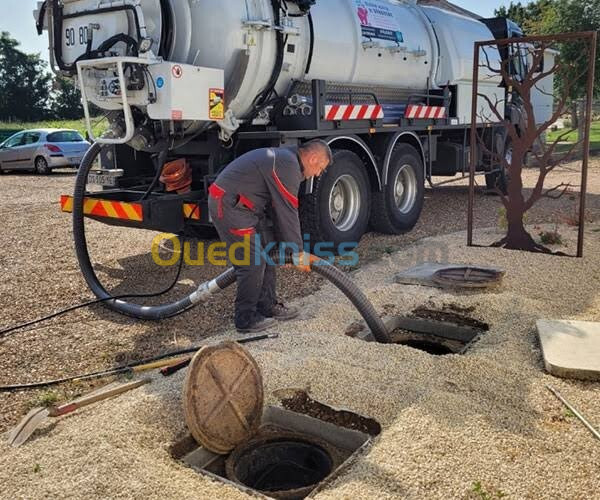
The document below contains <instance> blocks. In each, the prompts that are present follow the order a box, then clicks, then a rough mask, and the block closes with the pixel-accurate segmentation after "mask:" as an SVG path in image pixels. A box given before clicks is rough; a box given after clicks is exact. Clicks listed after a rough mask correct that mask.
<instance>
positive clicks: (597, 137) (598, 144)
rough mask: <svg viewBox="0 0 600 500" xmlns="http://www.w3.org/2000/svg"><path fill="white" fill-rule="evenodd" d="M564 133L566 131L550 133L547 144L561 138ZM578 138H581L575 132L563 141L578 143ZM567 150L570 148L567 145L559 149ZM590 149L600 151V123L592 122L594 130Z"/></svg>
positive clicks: (591, 135) (591, 134)
mask: <svg viewBox="0 0 600 500" xmlns="http://www.w3.org/2000/svg"><path fill="white" fill-rule="evenodd" d="M564 132H565V130H557V131H556V132H549V133H548V136H547V138H546V140H547V142H548V143H552V142H553V141H555V140H556V139H557V138H558V137H560V135H561V134H562V133H564ZM578 137H579V133H578V132H577V131H575V132H571V133H570V134H568V135H566V136H565V137H564V138H563V139H562V140H563V141H564V142H566V143H574V142H576V141H577V138H578ZM567 148H568V146H567V145H564V146H562V145H561V146H560V147H559V151H560V150H566V149H567ZM590 148H591V149H600V121H598V122H592V129H591V132H590Z"/></svg>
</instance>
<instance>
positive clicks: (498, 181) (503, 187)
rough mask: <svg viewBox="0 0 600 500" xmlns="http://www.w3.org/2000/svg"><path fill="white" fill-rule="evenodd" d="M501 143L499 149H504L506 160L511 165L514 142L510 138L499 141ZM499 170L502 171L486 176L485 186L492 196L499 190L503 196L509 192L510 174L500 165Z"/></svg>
mask: <svg viewBox="0 0 600 500" xmlns="http://www.w3.org/2000/svg"><path fill="white" fill-rule="evenodd" d="M499 141H500V146H498V147H502V146H503V147H504V159H505V160H506V162H507V163H508V164H509V165H510V164H511V162H512V155H513V147H512V141H511V140H510V138H508V137H507V138H506V139H499ZM502 143H504V144H502ZM498 168H499V169H500V170H499V171H498V172H494V173H492V174H486V176H485V185H486V187H487V189H488V193H490V194H494V193H496V190H497V189H499V190H500V192H501V193H502V194H506V193H507V192H508V172H507V170H506V169H505V168H504V165H500V166H499V167H498Z"/></svg>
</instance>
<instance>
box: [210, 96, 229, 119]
mask: <svg viewBox="0 0 600 500" xmlns="http://www.w3.org/2000/svg"><path fill="white" fill-rule="evenodd" d="M208 110H209V111H208V116H209V118H210V119H211V120H223V119H224V118H225V91H224V90H223V89H210V91H209V96H208Z"/></svg>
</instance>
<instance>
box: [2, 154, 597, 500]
mask: <svg viewBox="0 0 600 500" xmlns="http://www.w3.org/2000/svg"><path fill="white" fill-rule="evenodd" d="M532 174H533V173H531V172H530V173H527V185H528V186H531V185H532V183H533V182H534V180H535V178H534V176H533V175H532ZM566 176H568V177H569V178H572V179H573V180H575V179H576V178H577V176H576V173H575V172H573V171H571V170H567V171H564V172H562V173H561V180H562V179H564V178H565V177H566ZM43 181H44V182H43V184H44V187H43V188H41V187H40V184H41V182H40V178H38V177H34V176H28V175H9V176H3V177H0V189H1V190H2V192H3V193H4V197H3V199H2V200H1V201H0V219H1V220H2V221H3V224H4V228H5V231H4V238H5V242H4V245H3V246H2V248H1V249H0V272H1V277H2V279H0V300H1V301H2V302H1V304H0V307H1V310H0V324H2V325H8V324H12V323H14V322H19V321H24V320H28V319H31V318H32V317H37V316H39V315H43V314H46V313H50V312H53V311H55V310H57V309H60V308H62V307H64V306H65V305H71V304H73V303H76V302H78V301H79V300H80V299H81V298H84V297H88V296H89V295H87V289H86V288H85V285H84V282H83V280H82V278H81V276H80V273H79V270H78V267H77V264H76V261H75V258H74V254H73V250H72V244H71V236H70V231H69V229H70V223H69V222H70V221H69V218H68V217H67V216H64V215H61V214H60V213H59V206H58V203H57V201H56V200H57V198H58V195H59V194H60V193H61V192H65V191H66V192H69V191H70V189H71V186H72V181H73V179H72V176H70V175H60V174H55V175H53V176H51V177H48V178H44V179H43ZM589 192H590V196H589V203H588V208H589V210H588V214H587V217H588V218H589V219H590V220H591V221H592V223H591V224H590V225H589V226H588V231H587V234H586V237H587V238H588V239H587V244H586V254H587V255H586V258H585V259H584V260H583V261H581V260H577V259H569V258H558V257H547V256H540V255H528V254H521V253H516V252H510V251H505V250H498V249H466V248H464V245H463V244H464V241H465V236H464V234H458V235H452V236H447V237H442V238H439V239H433V240H425V241H423V242H421V243H419V244H417V245H411V244H412V243H414V242H415V241H417V240H420V239H422V238H423V237H425V236H430V235H440V234H444V233H449V232H453V231H459V230H462V229H464V227H465V221H466V199H467V197H466V190H465V187H464V186H453V187H446V188H441V189H439V190H436V191H428V193H427V200H426V206H425V210H424V214H423V218H422V220H421V222H420V224H419V225H418V227H417V228H416V229H415V231H413V232H412V233H410V234H408V235H404V236H398V237H384V236H381V235H368V236H367V237H365V238H364V239H363V241H362V242H361V246H360V254H361V257H362V261H361V262H362V264H361V268H360V269H359V271H358V272H357V273H356V275H355V276H356V279H357V281H358V283H359V285H360V286H361V287H363V289H364V290H365V291H366V292H367V294H368V296H369V297H371V298H372V299H373V300H374V303H375V305H376V307H377V308H378V309H379V310H381V311H383V310H385V311H390V310H393V309H394V308H396V310H397V311H398V312H403V311H408V310H411V309H412V308H414V307H416V306H417V305H421V304H422V303H424V302H427V301H430V300H433V301H434V302H436V303H438V305H441V304H442V303H444V302H445V301H449V300H451V301H452V302H458V303H460V304H464V305H476V306H477V310H478V311H479V313H480V314H481V312H482V311H485V312H486V315H485V318H482V319H485V320H486V321H488V322H490V323H491V324H492V331H491V332H490V334H488V335H487V336H486V337H485V339H484V340H483V341H482V342H481V343H480V344H478V345H477V347H476V348H475V349H474V350H473V351H472V352H471V353H470V354H469V355H468V356H464V357H456V356H451V357H445V358H433V357H431V356H429V355H427V354H424V353H421V352H419V351H414V350H412V349H409V348H405V347H400V346H393V347H390V346H378V345H368V344H365V343H361V342H360V341H358V340H353V339H349V338H348V337H346V336H344V335H343V330H344V328H345V326H347V325H348V324H349V323H350V322H351V320H353V319H355V318H356V316H357V313H356V312H355V311H354V310H352V309H351V307H350V306H349V305H348V304H347V303H346V302H345V300H343V298H340V296H339V295H338V294H337V293H336V292H335V291H333V290H331V289H330V287H329V285H326V286H323V287H321V283H320V282H319V281H318V280H316V279H315V278H311V279H310V281H309V282H308V283H306V277H305V276H303V275H299V274H298V273H296V272H294V271H282V273H284V274H283V276H282V279H281V280H280V282H281V292H282V296H284V297H286V298H293V297H299V296H300V297H302V296H304V298H301V299H300V302H301V303H302V304H304V305H305V319H304V321H302V322H296V323H293V324H290V325H286V326H285V328H282V329H281V332H282V334H283V337H282V339H280V340H278V341H272V342H270V343H269V344H264V345H261V346H253V347H252V351H253V353H254V354H256V356H257V358H258V361H259V363H260V364H261V366H262V368H263V370H264V371H265V378H266V384H267V392H268V393H270V392H271V391H272V390H275V389H281V388H289V387H310V389H311V394H312V395H313V397H315V398H316V399H319V400H321V401H323V402H325V403H327V404H330V405H332V406H337V407H347V408H351V409H353V410H355V411H357V412H359V413H363V414H365V415H369V416H372V417H374V418H376V419H378V420H379V421H380V422H381V423H382V424H383V426H384V432H383V434H382V436H381V437H380V438H379V440H378V441H377V443H376V445H375V446H374V448H373V449H372V450H371V452H370V453H369V454H368V456H366V457H365V458H364V459H362V460H361V461H359V462H358V463H357V464H356V465H355V466H354V467H353V469H352V470H351V472H350V474H349V475H347V476H344V477H343V478H341V479H340V480H339V481H337V483H336V484H335V486H334V487H333V488H332V489H330V490H328V491H327V492H324V493H322V496H323V497H324V498H325V497H329V496H336V497H349V496H357V495H359V494H360V496H362V497H377V498H385V497H390V498H391V497H398V496H404V497H407V498H410V497H412V498H422V497H424V496H425V497H428V498H449V497H468V496H470V495H474V494H475V493H473V492H472V491H471V490H472V489H473V488H472V484H473V483H474V482H477V481H480V482H481V484H482V487H483V488H485V489H486V491H490V492H492V493H493V492H495V491H502V492H505V493H507V494H509V495H511V496H513V497H515V498H524V497H525V498H557V497H560V498H566V497H568V498H583V497H587V498H590V497H593V494H594V493H593V492H594V491H596V490H597V489H598V486H600V484H599V483H598V481H597V479H596V477H595V472H594V471H596V470H597V467H598V466H599V465H600V458H599V452H598V448H597V446H596V445H595V443H594V442H593V441H592V440H591V439H590V438H589V435H588V434H587V433H586V431H585V429H582V428H581V427H580V426H579V425H578V424H577V422H576V421H575V420H574V419H572V418H570V417H567V416H565V412H564V411H563V410H562V408H561V407H560V405H559V404H558V403H557V402H556V401H555V400H553V399H552V398H551V397H550V396H549V393H546V391H545V389H544V388H543V384H544V383H545V382H546V381H547V380H549V379H550V377H547V376H545V375H543V373H542V365H541V362H540V354H539V350H538V349H537V346H536V342H535V336H534V332H533V325H534V322H535V319H536V318H538V317H544V316H545V317H554V318H573V319H575V318H577V319H592V320H598V319H599V318H598V315H599V309H600V307H599V306H600V302H599V299H598V296H597V291H598V283H599V281H600V277H599V276H598V274H597V269H598V268H599V267H600V266H599V263H600V262H599V260H600V246H599V245H598V238H599V236H600V235H599V231H600V229H599V228H598V225H597V224H596V223H595V222H593V221H595V220H598V219H599V218H600V217H599V216H600V161H598V160H597V159H594V160H593V162H592V168H591V171H590V186H589ZM573 204H574V202H573V200H570V199H569V197H565V198H563V199H562V200H560V201H558V202H555V201H552V202H550V200H544V201H543V202H542V203H540V205H539V206H537V207H536V208H535V209H534V211H533V212H532V214H531V215H530V218H529V222H530V223H531V224H541V223H543V222H550V223H554V222H561V221H563V222H564V221H565V220H566V219H568V218H569V217H570V216H572V214H573V209H572V208H571V207H572V206H573ZM476 206H477V217H476V225H477V227H481V228H483V227H494V226H496V225H497V219H498V200H497V199H496V198H493V197H487V196H484V195H483V194H481V193H480V194H478V196H477V205H476ZM559 214H563V216H562V217H561V216H560V215H559ZM565 217H566V219H565ZM548 227H551V226H548ZM560 231H561V233H563V235H564V236H565V239H566V240H567V241H568V245H569V246H568V248H567V251H573V250H574V241H573V238H574V237H575V235H576V232H575V231H574V230H573V228H572V227H569V226H561V227H560ZM90 234H91V237H90V239H91V244H90V246H91V247H92V249H93V252H92V256H93V258H94V261H95V262H98V263H99V264H101V266H100V269H101V271H102V272H101V277H102V279H103V280H105V281H106V282H107V283H109V284H110V285H111V286H115V287H116V289H117V290H118V291H121V292H122V291H125V290H127V292H129V291H130V290H132V289H133V290H136V291H148V290H158V289H161V288H163V287H164V285H165V284H168V282H169V280H170V279H172V276H173V274H172V273H173V270H161V271H159V272H157V270H156V266H154V265H153V264H152V263H151V261H150V260H149V258H148V255H147V254H148V250H147V249H148V248H149V244H150V241H151V239H152V236H153V235H150V234H146V233H144V232H139V231H133V230H122V229H118V228H108V227H106V226H102V225H99V224H96V223H94V224H93V226H91V227H90ZM477 235H478V237H479V238H480V239H481V240H482V241H490V242H491V241H492V240H493V239H494V238H497V237H499V235H493V234H490V233H489V232H486V231H479V232H478V233H477ZM123 241H126V242H127V245H123V244H122V243H121V244H119V242H123ZM399 248H403V251H402V252H400V253H395V250H396V249H399ZM563 250H564V249H563ZM426 259H434V260H438V259H441V260H451V261H456V262H473V263H480V264H488V265H489V264H495V265H499V266H504V267H506V268H507V269H509V276H508V278H507V284H506V287H505V289H504V291H503V292H502V293H499V294H492V295H485V296H484V295H481V296H471V295H470V296H461V297H458V298H456V297H450V296H447V295H446V294H444V293H442V292H439V291H435V290H429V289H423V288H417V287H399V286H398V285H393V284H391V273H392V272H395V271H397V270H400V269H402V268H405V267H408V266H409V265H413V264H415V263H416V262H419V261H422V260H426ZM369 261H374V262H372V263H371V264H367V262H369ZM590 270H592V272H590ZM220 271H222V269H215V268H211V267H202V268H194V269H191V270H186V271H185V272H184V275H183V276H182V278H181V280H180V283H179V284H178V287H177V289H176V290H175V291H174V292H173V294H177V292H179V293H182V290H189V287H190V286H191V284H192V281H193V282H200V281H203V280H204V279H206V278H208V277H211V276H214V275H216V274H218V273H219V272H220ZM320 287H321V288H320ZM319 288H320V289H319ZM311 292H315V293H314V294H313V295H312V296H308V295H309V294H310V293H311ZM232 294H233V291H228V292H226V293H225V294H224V297H223V299H222V300H219V301H213V302H212V303H211V304H210V306H204V307H200V308H197V309H196V310H194V311H191V312H189V313H188V314H186V315H184V316H182V317H179V318H175V319H172V320H168V321H164V322H162V323H157V324H153V323H152V324H151V323H140V322H136V321H132V320H130V319H127V318H123V317H120V316H118V315H116V314H113V313H111V312H109V311H106V310H105V309H103V308H101V307H95V308H91V309H87V310H83V311H79V312H76V313H73V314H71V315H70V316H67V317H64V318H62V319H60V320H55V321H53V322H51V323H49V324H47V325H43V327H40V328H37V329H35V330H34V331H30V332H26V333H20V334H17V335H15V336H12V337H9V338H8V339H7V340H5V341H3V342H2V343H0V356H2V360H3V363H2V364H3V367H4V370H3V372H2V374H1V375H0V383H16V382H21V381H31V380H38V379H42V378H47V377H56V376H64V375H71V374H77V373H79V372H82V371H88V370H95V369H101V368H105V367H109V366H112V365H114V364H116V363H120V362H123V361H126V360H129V359H137V358H141V357H147V356H150V355H153V354H155V353H157V352H162V351H164V350H167V349H168V350H170V349H174V348H179V347H185V346H188V345H190V344H195V343H198V342H200V341H201V340H202V339H204V338H206V337H208V336H212V335H215V334H217V333H222V332H223V331H224V330H225V329H227V328H230V326H231V323H230V320H229V318H230V315H231V299H232ZM552 297H555V299H554V300H552ZM229 333H231V331H230V332H229ZM181 381H182V377H181V375H179V376H177V377H175V378H174V379H172V380H158V379H157V380H156V381H155V383H153V384H152V385H151V386H149V387H146V388H143V389H140V390H138V391H136V392H135V393H132V394H129V395H127V396H124V397H122V398H120V399H119V400H116V401H113V402H110V403H105V404H102V405H98V406H97V407H95V409H88V410H86V411H84V412H81V414H80V415H76V416H73V417H71V418H68V419H66V420H65V421H64V422H62V423H59V425H57V426H56V427H49V428H48V429H47V430H46V432H45V433H42V435H41V436H40V437H39V438H38V439H36V440H34V441H33V442H32V443H31V444H29V445H28V446H26V447H24V448H22V449H19V450H16V451H13V450H10V451H9V450H7V449H5V448H4V445H2V448H0V450H1V451H2V458H1V459H0V463H2V472H1V473H0V479H2V483H3V484H4V485H8V487H9V488H8V491H7V493H10V494H11V496H16V497H28V498H33V497H41V496H49V497H52V496H55V495H57V494H61V495H62V496H65V492H69V493H68V494H67V495H66V496H73V497H84V496H86V497H107V496H110V497H142V496H143V497H153V498H158V497H161V498H165V497H171V496H176V495H177V496H179V497H184V498H186V497H191V496H195V497H196V498H197V497H198V496H201V497H207V498H208V497H215V496H220V497H223V496H227V497H228V498H229V497H231V498H233V497H234V496H235V495H236V493H235V491H234V490H231V489H228V488H227V489H224V487H222V486H219V485H216V484H215V483H212V482H209V481H206V480H203V479H200V478H197V477H196V476H195V475H194V474H193V473H191V472H190V471H187V470H185V469H183V468H181V467H179V466H178V465H176V464H174V463H173V462H172V461H171V460H170V458H169V456H168V454H167V452H166V447H167V446H168V445H170V444H172V443H173V442H174V441H175V440H176V439H177V438H178V437H181V436H182V435H183V433H184V428H183V419H182V415H181V408H180V406H181V402H180V392H181ZM552 383H553V384H554V385H556V386H557V387H558V388H559V389H560V390H562V391H563V392H564V394H565V395H566V396H567V397H569V398H571V399H572V400H573V402H574V403H575V404H576V405H579V407H580V408H581V409H582V411H584V412H585V413H586V414H587V415H588V417H590V419H591V420H592V421H596V422H598V421H600V407H599V406H598V399H597V398H596V400H595V401H594V400H593V398H592V396H593V395H594V394H598V386H597V384H595V385H594V384H583V383H567V382H562V381H555V380H553V381H552ZM89 387H90V386H89V385H88V384H79V385H69V386H63V387H61V388H59V389H58V390H56V391H55V394H51V395H48V394H45V393H40V392H37V393H35V392H33V393H26V394H25V393H21V394H13V395H1V396H0V403H1V404H2V405H3V408H4V409H3V412H2V416H1V417H0V429H3V430H5V429H7V428H8V427H9V426H11V425H13V424H14V423H15V422H16V421H18V419H19V418H20V417H21V416H22V415H23V413H25V411H26V410H27V408H28V407H30V406H32V405H35V404H37V403H38V402H39V400H40V399H47V398H48V397H58V398H59V400H63V399H66V398H69V397H71V396H73V395H76V394H80V393H82V392H84V391H86V390H88V389H89ZM92 460H93V462H94V467H93V469H91V470H90V466H89V464H90V462H91V461H92ZM36 471H37V472H36ZM108 475H110V477H111V478H113V480H111V482H110V484H109V482H107V481H106V476H108ZM3 489H5V488H3Z"/></svg>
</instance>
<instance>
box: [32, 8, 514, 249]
mask: <svg viewBox="0 0 600 500" xmlns="http://www.w3.org/2000/svg"><path fill="white" fill-rule="evenodd" d="M431 3H432V2H429V4H430V5H420V4H418V3H417V1H416V0H404V1H400V0H251V1H250V0H46V1H45V2H39V5H38V10H37V11H36V12H35V16H36V19H37V22H38V31H39V32H40V33H42V31H43V30H47V31H48V33H49V38H50V47H51V62H52V65H53V67H54V69H55V71H58V72H61V73H63V74H66V75H68V76H71V77H73V78H74V79H76V80H77V83H78V86H79V87H80V89H81V91H82V96H83V103H84V108H85V111H86V119H87V122H88V128H89V133H90V135H92V138H93V139H95V140H96V145H95V147H93V148H92V149H91V150H90V153H89V154H88V156H87V157H86V159H85V160H84V163H83V164H82V167H81V168H80V172H79V178H78V181H77V182H78V189H76V196H75V200H73V198H71V197H68V196H65V197H63V200H62V203H63V209H64V210H65V211H70V210H74V211H75V212H76V213H79V214H80V215H81V214H84V215H85V216H87V217H92V218H95V219H97V220H100V221H102V222H106V223H108V224H113V225H123V226H131V227H138V228H147V229H152V230H158V231H164V232H169V233H175V234H181V235H186V236H188V237H192V238H193V237H198V236H199V235H201V234H202V231H201V229H202V227H206V226H208V225H210V220H209V216H208V211H207V208H206V207H207V190H208V187H209V186H210V184H211V182H212V180H214V179H215V178H216V175H217V174H218V172H219V171H220V169H222V168H223V167H224V166H225V165H227V164H228V163H229V162H230V161H232V160H233V159H234V158H236V157H238V156H239V155H241V154H243V153H245V152H247V151H249V150H252V149H256V148H262V147H274V146H286V145H296V144H299V143H302V142H304V141H307V140H310V139H314V138H322V139H324V140H325V141H326V142H327V143H329V145H330V146H331V148H332V150H333V152H334V164H333V165H332V166H331V167H330V168H329V169H328V170H327V172H326V173H325V174H324V175H323V176H321V177H320V178H318V179H314V180H312V181H308V182H307V183H306V186H305V188H303V189H302V193H300V203H301V210H300V212H301V219H302V224H303V230H304V231H305V232H306V233H308V234H310V236H311V241H313V242H316V241H327V242H333V243H334V244H336V246H337V244H339V243H341V242H348V241H359V240H360V238H361V236H362V235H363V234H364V233H365V232H366V231H367V230H368V228H369V227H371V228H372V229H374V230H376V231H379V232H383V233H389V234H398V233H402V232H406V231H409V230H410V229H412V228H413V227H414V225H415V224H416V223H417V221H418V219H419V215H420V213H421V209H422V206H423V199H424V189H425V181H426V180H428V181H429V182H431V179H432V176H455V175H457V174H460V173H463V174H464V173H465V172H466V171H468V165H469V161H470V160H469V158H470V149H471V148H470V134H469V129H470V125H471V124H470V121H471V102H472V78H473V76H472V75H473V47H474V45H473V44H474V42H475V41H481V40H493V39H498V38H507V37H520V36H522V33H521V31H520V30H519V28H518V27H517V26H516V25H514V24H513V23H511V22H510V21H508V20H506V19H489V20H478V19H475V18H474V17H469V16H468V15H463V14H461V13H458V12H451V11H449V10H445V9H442V8H439V7H437V6H435V5H431ZM487 56H488V58H489V59H490V60H491V61H492V62H496V63H497V65H498V66H499V65H500V61H501V57H502V56H501V55H500V53H499V51H498V50H497V49H496V48H491V49H489V50H488V51H487ZM519 66H520V65H515V64H511V68H513V69H512V71H518V70H519V69H521V70H522V68H519ZM479 92H480V93H483V94H485V95H487V96H489V97H490V98H491V99H492V101H495V100H499V101H500V104H499V105H498V107H499V110H500V112H501V113H505V116H506V117H507V118H508V119H511V120H518V119H519V118H518V116H519V112H518V109H516V107H517V106H516V104H514V103H512V104H511V102H512V99H510V98H507V95H506V93H507V92H508V90H507V89H505V88H504V87H503V86H502V81H501V77H500V76H499V75H497V74H494V73H493V72H491V71H487V70H486V69H485V68H484V69H482V71H480V81H479ZM90 104H93V105H94V106H95V107H97V108H100V109H101V110H102V111H104V112H107V114H108V119H109V121H110V123H111V129H110V131H109V132H108V133H105V134H103V135H102V136H101V137H93V134H92V129H91V126H90V120H91V118H90V112H89V108H90ZM478 106H482V109H483V108H484V107H485V106H486V104H485V102H484V100H483V99H481V100H480V104H479V105H478ZM483 114H484V115H485V114H487V115H492V113H483ZM481 127H482V130H485V132H484V138H485V141H486V142H487V143H488V146H489V149H493V150H495V151H503V154H504V152H505V154H506V155H508V154H510V145H509V144H507V142H506V140H505V137H504V132H503V127H502V126H501V123H500V122H499V121H497V122H496V123H495V124H494V123H492V126H490V124H489V123H488V124H487V126H484V124H481ZM478 149H482V148H478ZM486 149H488V148H486ZM98 154H100V157H101V165H102V167H101V170H100V171H98V170H97V169H96V167H94V170H92V169H91V168H92V165H93V164H94V162H93V161H92V160H93V159H94V158H93V156H94V155H98ZM478 164H479V166H478V171H480V172H485V173H486V178H487V182H488V185H489V186H494V185H497V184H502V181H503V172H502V168H501V167H500V166H499V165H494V164H493V160H492V159H490V158H486V157H485V155H481V158H478ZM165 166H166V167H165ZM90 183H91V184H99V185H102V190H101V191H96V192H93V193H92V192H87V190H86V189H85V186H86V184H87V185H89V184H90ZM94 200H97V201H100V203H93V201H94ZM86 201H87V203H86ZM74 202H75V204H79V205H81V207H80V208H79V209H78V208H77V207H76V206H75V207H74V206H73V204H74ZM107 207H108V208H107ZM111 207H112V208H111ZM78 210H79V212H77V211H78Z"/></svg>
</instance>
